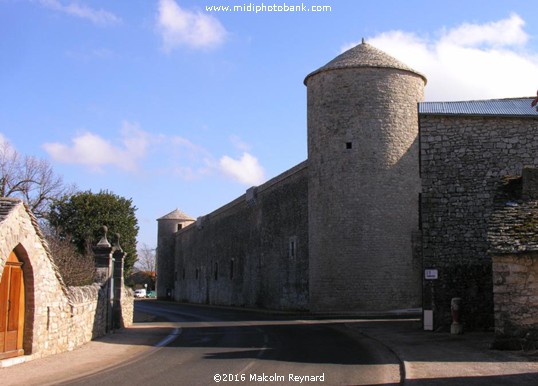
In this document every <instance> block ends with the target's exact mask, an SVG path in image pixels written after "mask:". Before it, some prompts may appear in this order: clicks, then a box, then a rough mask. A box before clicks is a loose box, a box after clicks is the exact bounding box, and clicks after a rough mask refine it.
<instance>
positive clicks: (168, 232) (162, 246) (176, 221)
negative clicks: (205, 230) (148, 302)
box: [156, 209, 195, 299]
mask: <svg viewBox="0 0 538 386" xmlns="http://www.w3.org/2000/svg"><path fill="white" fill-rule="evenodd" d="M194 221H195V220H194V219H193V218H192V217H190V216H189V215H187V214H185V213H183V212H182V211H180V210H179V209H176V210H174V211H172V212H170V213H168V214H167V215H165V216H163V217H161V218H158V219H157V224H158V226H157V245H158V248H157V285H156V290H157V297H158V298H159V299H169V298H171V297H173V294H174V287H175V285H174V280H175V275H174V274H175V272H174V271H175V258H174V254H175V248H174V244H175V241H174V235H175V234H176V232H178V231H179V230H181V229H183V228H184V227H186V226H187V225H190V224H192V223H193V222H194Z"/></svg>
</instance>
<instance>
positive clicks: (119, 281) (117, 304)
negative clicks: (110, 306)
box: [112, 233, 127, 329]
mask: <svg viewBox="0 0 538 386" xmlns="http://www.w3.org/2000/svg"><path fill="white" fill-rule="evenodd" d="M113 250H114V252H113V254H112V256H113V258H114V273H113V281H114V319H113V328H114V329H119V328H122V327H124V326H123V315H122V305H121V302H122V297H123V267H124V261H125V256H127V253H126V252H123V249H122V248H121V246H120V234H119V233H116V240H115V242H114V246H113Z"/></svg>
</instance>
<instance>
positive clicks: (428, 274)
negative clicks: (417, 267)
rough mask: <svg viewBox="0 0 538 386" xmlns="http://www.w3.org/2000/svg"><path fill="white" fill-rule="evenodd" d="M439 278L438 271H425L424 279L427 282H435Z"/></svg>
mask: <svg viewBox="0 0 538 386" xmlns="http://www.w3.org/2000/svg"><path fill="white" fill-rule="evenodd" d="M438 278H439V273H438V272H437V270H436V269H425V270H424V279H426V280H435V279H438Z"/></svg>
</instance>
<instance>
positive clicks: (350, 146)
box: [346, 142, 353, 150]
mask: <svg viewBox="0 0 538 386" xmlns="http://www.w3.org/2000/svg"><path fill="white" fill-rule="evenodd" d="M346 149H348V150H349V149H353V143H352V142H346Z"/></svg>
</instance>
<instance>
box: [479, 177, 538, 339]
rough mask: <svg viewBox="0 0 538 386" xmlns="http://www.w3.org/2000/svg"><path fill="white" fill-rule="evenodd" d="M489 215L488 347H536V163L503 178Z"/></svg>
mask: <svg viewBox="0 0 538 386" xmlns="http://www.w3.org/2000/svg"><path fill="white" fill-rule="evenodd" d="M503 188H504V189H503V190H505V193H506V190H508V193H509V194H508V195H507V194H503V195H501V197H500V198H501V199H499V200H498V205H496V208H495V210H494V211H493V214H492V215H491V218H490V224H489V232H488V241H489V247H490V255H491V256H492V266H493V302H494V320H495V341H494V347H496V348H501V349H503V348H504V349H513V350H520V349H530V350H536V349H537V348H538V307H536V305H537V304H538V232H537V231H536V230H537V229H538V169H531V168H525V169H524V170H523V174H522V176H520V177H515V178H510V179H507V180H506V182H505V185H504V186H503Z"/></svg>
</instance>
